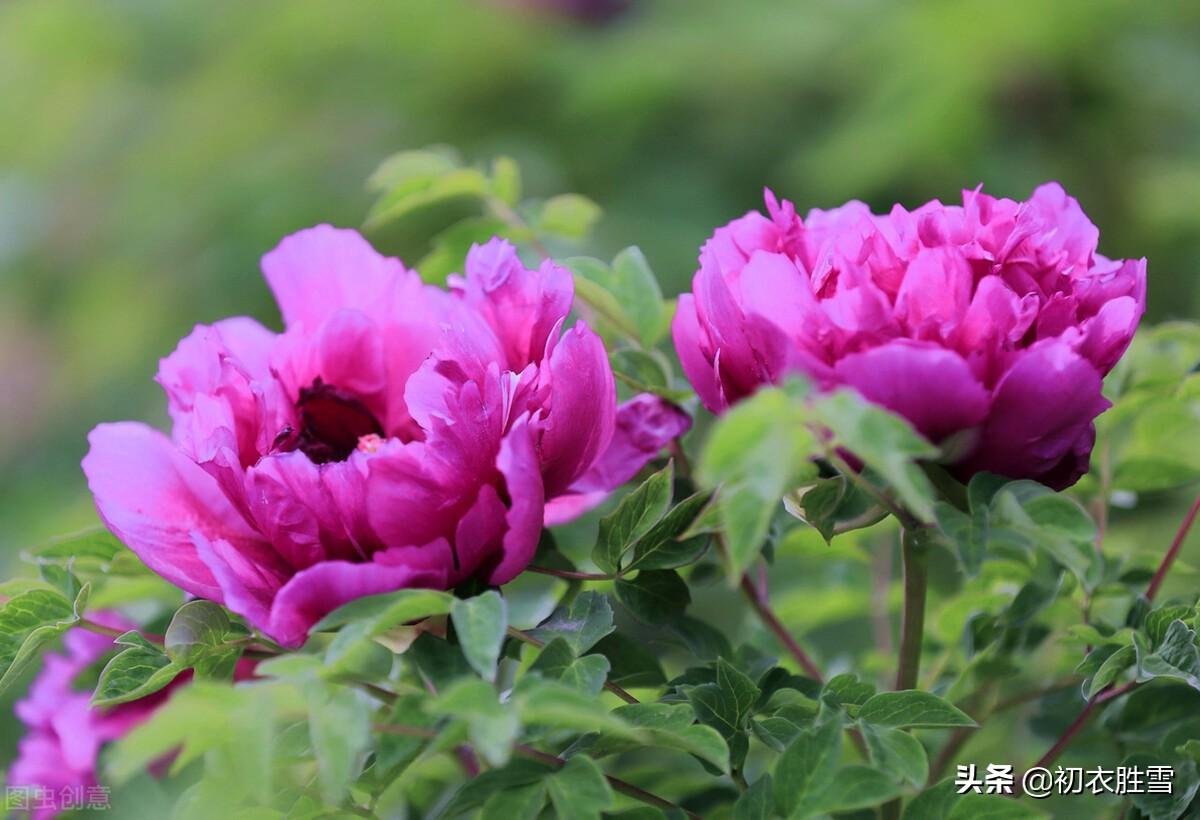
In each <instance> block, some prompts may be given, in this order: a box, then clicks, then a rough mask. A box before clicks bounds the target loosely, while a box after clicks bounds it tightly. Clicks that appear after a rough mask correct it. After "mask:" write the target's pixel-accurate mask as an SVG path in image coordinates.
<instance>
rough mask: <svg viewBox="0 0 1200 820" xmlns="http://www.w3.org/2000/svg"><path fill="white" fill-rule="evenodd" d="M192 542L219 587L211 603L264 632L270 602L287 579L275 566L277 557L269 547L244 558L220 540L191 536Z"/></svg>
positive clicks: (283, 570) (228, 544)
mask: <svg viewBox="0 0 1200 820" xmlns="http://www.w3.org/2000/svg"><path fill="white" fill-rule="evenodd" d="M193 541H194V543H195V547H196V554H197V555H199V556H200V559H201V560H202V561H204V563H205V565H206V566H207V567H208V569H209V570H210V571H211V572H212V574H213V577H215V578H216V579H217V583H218V584H219V585H220V587H221V595H220V597H219V598H215V599H214V600H217V601H219V602H220V603H223V604H225V606H227V607H229V609H231V610H232V611H233V612H236V613H237V614H238V615H242V616H244V617H245V618H246V619H247V620H249V621H250V623H252V624H254V625H255V626H256V627H259V628H265V627H266V625H267V623H268V619H269V612H270V609H271V599H272V598H273V597H274V596H275V594H276V593H277V592H278V591H279V588H280V587H281V586H283V583H284V581H286V580H287V577H288V571H287V568H286V567H283V566H279V565H278V564H280V563H281V562H280V560H279V558H278V556H276V555H273V554H272V553H271V552H270V548H269V547H267V548H263V549H259V550H257V551H256V552H255V553H254V554H246V553H243V552H240V551H239V550H238V549H237V548H236V547H234V546H233V545H232V544H230V543H229V542H228V541H226V540H224V539H222V538H214V539H211V540H210V539H208V538H205V537H204V536H203V535H201V534H200V533H195V534H194V536H193ZM256 559H258V560H256Z"/></svg>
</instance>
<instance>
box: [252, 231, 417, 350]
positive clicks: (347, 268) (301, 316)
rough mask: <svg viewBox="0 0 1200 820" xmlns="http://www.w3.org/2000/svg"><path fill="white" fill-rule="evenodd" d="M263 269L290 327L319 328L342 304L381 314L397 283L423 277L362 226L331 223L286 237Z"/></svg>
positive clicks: (388, 302) (264, 263)
mask: <svg viewBox="0 0 1200 820" xmlns="http://www.w3.org/2000/svg"><path fill="white" fill-rule="evenodd" d="M262 270H263V275H264V276H265V277H266V279H267V284H268V285H270V287H271V291H272V293H274V294H275V300H276V301H277V302H278V303H279V311H280V313H282V314H283V321H284V324H285V325H287V326H288V327H289V328H290V327H292V326H293V325H296V324H303V325H306V326H307V327H309V328H316V327H318V326H319V325H320V324H321V323H322V322H324V321H325V319H327V318H328V317H329V316H330V314H332V313H333V312H335V311H337V310H340V309H342V308H353V309H357V310H360V311H362V312H363V313H366V314H368V315H376V313H377V312H378V311H380V310H381V308H386V307H388V306H390V302H391V299H390V295H391V293H390V292H391V289H392V288H393V287H395V286H397V285H399V284H400V283H402V282H403V280H405V279H419V277H417V275H416V274H415V273H413V272H412V271H409V270H407V269H406V268H405V267H404V264H403V263H402V262H401V261H400V260H399V259H392V258H389V257H385V256H381V255H380V254H379V253H378V252H377V251H376V250H375V249H374V248H372V247H371V245H370V243H368V242H367V240H365V239H363V238H362V236H361V235H359V233H358V231H354V230H349V229H346V228H334V227H332V226H330V225H317V226H316V227H313V228H308V229H306V230H303V231H299V232H297V233H294V234H292V235H291V236H289V237H287V238H285V239H284V240H283V241H282V242H280V243H279V245H278V246H276V247H275V249H274V250H272V251H271V252H269V253H268V254H266V255H265V256H264V257H263V259H262Z"/></svg>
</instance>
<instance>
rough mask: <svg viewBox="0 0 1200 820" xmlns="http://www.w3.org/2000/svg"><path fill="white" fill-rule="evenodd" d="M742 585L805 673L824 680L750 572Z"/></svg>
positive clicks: (767, 625)
mask: <svg viewBox="0 0 1200 820" xmlns="http://www.w3.org/2000/svg"><path fill="white" fill-rule="evenodd" d="M741 587H742V592H744V593H746V598H747V599H748V600H749V601H750V605H751V606H752V607H754V611H755V612H756V613H758V617H759V620H761V621H762V622H763V624H764V625H765V626H766V627H767V629H769V630H770V631H771V633H772V634H774V635H775V638H776V639H777V640H778V641H779V642H780V643H781V644H783V646H784V648H785V649H787V651H788V652H789V653H791V656H792V657H793V658H795V659H796V662H797V663H799V664H800V666H801V667H802V668H803V669H804V673H805V674H806V675H808V676H809V677H810V678H812V679H813V680H815V681H817V682H818V683H821V682H823V681H824V680H825V678H824V676H822V675H821V668H820V667H819V666H817V664H816V662H815V661H813V659H812V658H811V657H809V654H808V653H807V652H805V651H804V647H802V646H800V644H799V643H797V642H796V639H795V638H793V637H792V635H791V633H790V632H788V630H787V627H785V626H784V625H783V623H782V622H781V621H780V620H779V617H778V616H777V615H776V614H775V611H774V610H773V609H771V605H770V603H768V602H767V599H766V596H761V595H759V593H758V588H757V587H756V586H755V585H754V581H752V580H751V578H750V576H749V574H746V575H743V576H742V583H741Z"/></svg>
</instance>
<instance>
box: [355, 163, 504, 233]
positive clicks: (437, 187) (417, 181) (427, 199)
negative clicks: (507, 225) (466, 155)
mask: <svg viewBox="0 0 1200 820" xmlns="http://www.w3.org/2000/svg"><path fill="white" fill-rule="evenodd" d="M488 187H489V185H488V179H487V177H486V176H484V174H483V173H482V172H481V171H479V170H478V169H476V168H455V169H452V170H448V171H445V172H444V173H441V174H439V175H436V176H422V177H412V178H410V179H408V180H407V181H405V182H403V183H401V184H399V185H395V186H393V187H392V188H391V189H390V190H388V191H387V192H386V193H385V194H383V196H381V197H380V198H379V199H378V201H376V202H375V204H374V205H372V206H371V210H370V211H369V212H368V213H367V219H366V222H365V223H364V224H363V228H364V230H366V231H368V232H374V231H377V230H379V229H380V228H381V227H383V226H384V225H387V224H389V223H392V222H396V221H398V220H401V219H404V218H405V217H408V216H410V215H412V214H414V213H416V212H417V211H420V210H423V209H426V208H430V207H431V206H435V205H441V204H445V203H447V202H449V201H451V200H456V199H470V200H482V198H483V197H484V196H486V195H487V193H488Z"/></svg>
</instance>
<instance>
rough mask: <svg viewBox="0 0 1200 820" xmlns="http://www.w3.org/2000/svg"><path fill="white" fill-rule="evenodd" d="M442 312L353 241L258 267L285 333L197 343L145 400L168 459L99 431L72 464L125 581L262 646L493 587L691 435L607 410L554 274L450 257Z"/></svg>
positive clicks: (655, 413) (594, 350)
mask: <svg viewBox="0 0 1200 820" xmlns="http://www.w3.org/2000/svg"><path fill="white" fill-rule="evenodd" d="M465 268H466V276H465V277H452V278H451V291H450V292H449V293H448V292H446V291H443V290H440V289H437V288H434V287H431V286H427V285H424V284H422V282H421V280H420V278H419V277H418V276H417V274H416V273H414V272H412V271H409V270H406V269H405V268H404V266H403V265H402V264H401V263H400V261H399V260H396V259H389V258H385V257H383V256H380V255H379V254H378V253H376V252H375V251H374V250H373V249H372V248H371V246H370V245H368V244H367V242H366V241H365V240H364V239H363V238H362V237H361V236H359V235H358V234H357V233H355V232H354V231H350V230H338V229H335V228H331V227H329V226H320V227H316V228H312V229H309V230H306V231H302V232H300V233H298V234H295V235H293V236H290V237H288V238H287V239H285V240H284V241H283V242H282V243H280V245H279V246H278V247H277V248H276V249H275V250H273V251H272V252H271V253H269V254H267V256H266V257H264V259H263V272H264V274H265V275H266V278H267V282H268V284H269V285H270V287H271V289H272V290H273V291H274V293H275V296H276V298H277V299H278V301H279V305H280V308H281V310H282V313H283V319H284V324H285V326H286V330H285V331H284V332H283V333H281V334H276V333H272V332H271V331H269V330H267V329H266V328H264V327H263V326H262V325H260V324H258V323H257V322H255V321H253V320H251V319H247V318H234V319H226V320H224V321H221V322H218V323H216V324H215V325H212V326H200V327H197V328H196V330H195V331H194V332H193V333H192V334H191V335H190V336H188V337H187V338H185V339H184V340H183V341H182V342H180V344H179V347H178V348H177V349H176V351H175V352H174V353H172V354H171V355H170V356H168V357H167V358H166V359H164V360H163V362H162V364H161V367H160V370H159V374H158V380H159V382H160V383H161V384H162V386H163V387H164V389H165V390H166V393H167V398H168V410H169V411H170V414H171V418H172V420H173V422H174V425H173V435H172V438H170V439H169V438H167V437H166V436H164V435H162V434H160V433H158V432H157V431H155V430H153V429H151V428H149V427H147V426H146V425H143V424H136V423H132V422H124V423H119V424H104V425H100V426H99V427H97V428H96V429H95V430H94V431H93V432H92V434H91V436H90V442H91V450H90V452H89V453H88V455H87V457H86V458H85V459H84V461H83V469H84V472H85V473H86V474H87V477H88V484H89V487H90V488H91V490H92V493H93V495H94V496H95V500H96V506H97V508H98V509H99V511H100V515H101V517H102V518H103V519H104V521H105V522H106V523H107V525H108V526H109V528H111V529H112V531H113V532H114V533H115V534H116V535H117V536H118V537H120V538H121V539H122V540H123V541H124V542H125V543H126V544H128V545H129V547H130V548H131V549H133V550H134V552H136V553H137V554H138V555H139V556H140V557H141V558H142V560H143V561H145V562H146V564H147V565H148V566H149V567H150V568H151V569H153V570H154V571H155V572H157V573H159V574H160V575H162V576H163V577H164V578H166V579H167V580H169V581H171V582H172V583H174V584H176V585H178V586H180V587H181V588H183V589H184V590H186V591H188V592H190V593H192V594H194V595H197V596H199V597H203V598H208V599H210V600H214V601H218V602H221V603H224V604H225V605H226V606H227V607H229V608H230V609H232V610H233V611H234V612H237V613H239V614H241V615H243V616H245V617H246V618H247V619H248V620H249V621H250V622H251V623H252V624H254V625H255V626H257V627H258V628H260V629H261V630H262V631H263V632H265V633H266V634H267V635H270V636H271V637H272V638H274V639H275V640H276V641H278V642H280V643H281V644H283V645H285V646H297V645H299V644H301V643H302V642H303V641H304V639H305V636H306V635H307V633H308V630H309V628H310V627H311V626H312V625H313V624H314V623H315V622H316V621H317V620H319V619H320V618H321V617H322V616H323V615H325V614H327V613H328V612H330V611H331V610H333V609H335V608H336V607H338V606H340V605H341V604H344V603H346V602H347V601H350V600H352V599H354V598H357V597H360V596H363V595H371V594H375V593H381V592H387V591H391V590H396V589H401V588H404V587H435V588H441V589H448V588H451V587H454V586H456V585H458V584H459V583H461V582H462V581H464V580H466V579H467V578H470V577H479V578H482V579H484V580H485V581H487V582H488V583H491V584H504V583H507V582H508V581H509V580H511V579H512V578H513V577H514V576H516V575H517V574H518V573H519V572H520V571H521V570H522V569H524V568H525V566H526V565H527V564H528V563H529V561H530V559H531V558H532V557H533V554H534V551H535V549H536V548H537V543H538V539H539V536H540V533H541V528H542V525H543V522H545V523H548V524H554V523H560V522H563V521H566V520H569V519H570V518H572V517H574V516H576V515H578V514H579V513H581V512H583V511H584V510H586V509H589V508H590V507H592V506H595V505H596V504H598V503H600V501H601V500H603V498H604V497H605V496H606V495H607V493H608V492H609V491H610V490H612V489H613V487H615V486H616V485H618V484H621V483H623V482H625V481H628V480H629V479H630V478H631V477H632V476H633V475H634V474H635V473H636V472H637V471H638V470H639V469H640V468H641V467H642V466H643V465H644V464H645V463H646V462H647V461H648V460H649V459H651V458H653V457H654V456H655V455H656V454H657V453H658V452H659V451H660V449H661V448H662V446H663V445H664V444H665V443H666V442H667V441H669V440H670V439H672V438H674V437H675V436H677V435H680V434H681V433H682V432H684V431H685V430H686V429H687V428H688V426H689V425H690V419H689V418H688V417H687V416H686V415H685V414H684V413H683V412H682V411H680V410H678V409H677V408H675V407H674V406H671V405H668V404H666V403H665V402H663V401H661V400H659V399H657V398H653V397H647V396H641V397H638V398H635V399H633V400H632V401H630V402H627V403H626V404H624V405H622V406H621V407H618V406H617V404H616V393H615V389H614V386H613V374H612V371H611V369H610V367H609V364H608V358H607V356H606V353H605V350H604V345H603V343H602V342H601V340H600V338H599V337H598V336H597V335H596V334H595V333H593V332H592V331H591V330H590V329H589V328H588V327H587V326H586V325H585V324H583V323H582V322H579V323H577V324H575V326H574V327H572V328H570V329H565V328H564V322H565V319H566V316H567V313H568V311H569V310H570V308H571V303H572V300H573V295H574V290H573V283H572V279H571V276H570V274H569V273H568V272H567V271H566V270H565V269H563V268H561V267H559V266H557V265H555V264H553V263H550V262H547V263H545V264H543V265H542V266H541V268H540V269H539V270H537V271H531V270H526V268H525V267H524V265H523V264H522V263H521V262H520V260H519V259H518V257H517V255H516V251H515V249H514V248H513V247H512V246H511V245H509V244H508V243H506V242H502V241H500V240H493V241H491V242H489V243H488V244H486V245H483V246H481V247H480V246H476V247H473V248H472V249H471V251H470V253H469V254H468V256H467V260H466V266H465Z"/></svg>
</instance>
